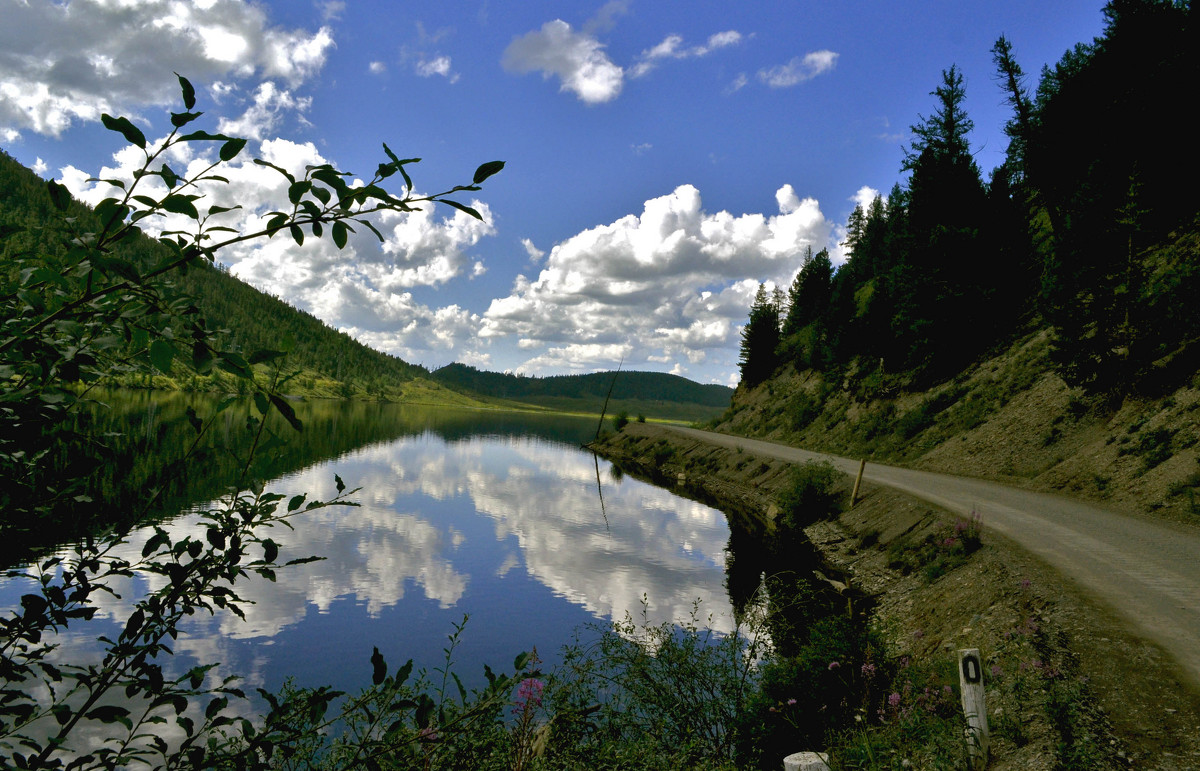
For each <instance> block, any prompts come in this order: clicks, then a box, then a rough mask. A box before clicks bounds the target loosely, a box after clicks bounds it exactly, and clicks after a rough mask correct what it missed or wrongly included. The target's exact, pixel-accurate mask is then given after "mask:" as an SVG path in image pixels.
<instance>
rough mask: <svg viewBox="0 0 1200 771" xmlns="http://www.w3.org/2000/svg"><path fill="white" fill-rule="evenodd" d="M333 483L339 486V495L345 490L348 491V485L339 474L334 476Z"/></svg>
mask: <svg viewBox="0 0 1200 771" xmlns="http://www.w3.org/2000/svg"><path fill="white" fill-rule="evenodd" d="M333 483H334V484H335V485H337V491H338V495H341V494H342V492H343V491H345V489H346V483H345V482H343V481H342V478H341V477H340V476H338V475H337V474H334V475H333Z"/></svg>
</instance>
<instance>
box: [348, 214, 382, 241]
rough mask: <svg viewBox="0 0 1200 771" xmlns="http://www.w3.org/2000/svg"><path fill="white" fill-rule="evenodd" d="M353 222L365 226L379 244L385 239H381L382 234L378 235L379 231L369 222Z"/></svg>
mask: <svg viewBox="0 0 1200 771" xmlns="http://www.w3.org/2000/svg"><path fill="white" fill-rule="evenodd" d="M354 221H355V222H357V223H358V224H360V225H366V226H367V230H370V231H371V232H372V233H374V234H375V237H376V238H378V239H379V243H381V244H382V243H383V242H384V240H385V239H384V237H383V233H380V232H379V230H378V229H377V228H376V227H375V226H374V225H372V224H371V220H354Z"/></svg>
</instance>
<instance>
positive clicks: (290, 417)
mask: <svg viewBox="0 0 1200 771" xmlns="http://www.w3.org/2000/svg"><path fill="white" fill-rule="evenodd" d="M268 397H269V398H270V399H271V404H274V405H275V409H277V410H279V414H280V415H282V416H283V419H284V420H286V421H287V422H288V423H290V424H291V426H292V428H294V429H296V430H297V431H303V430H304V424H303V423H301V422H300V418H298V417H296V411H295V410H294V409H292V405H290V404H288V401H287V399H284V398H283V397H282V396H280V395H279V394H268Z"/></svg>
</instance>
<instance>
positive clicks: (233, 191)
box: [62, 139, 495, 362]
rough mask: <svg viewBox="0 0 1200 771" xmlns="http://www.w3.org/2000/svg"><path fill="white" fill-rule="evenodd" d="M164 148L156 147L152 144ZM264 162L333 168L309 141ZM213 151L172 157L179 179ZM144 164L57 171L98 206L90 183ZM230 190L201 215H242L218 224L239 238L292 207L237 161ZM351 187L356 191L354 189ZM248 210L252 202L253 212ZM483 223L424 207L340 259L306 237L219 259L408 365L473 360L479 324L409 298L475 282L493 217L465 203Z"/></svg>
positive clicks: (150, 184) (149, 189)
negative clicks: (218, 210) (452, 357)
mask: <svg viewBox="0 0 1200 771" xmlns="http://www.w3.org/2000/svg"><path fill="white" fill-rule="evenodd" d="M156 141H158V142H161V139H159V140H156ZM256 154H257V155H258V156H259V157H261V158H262V159H263V160H265V161H267V162H269V163H272V164H274V165H276V166H279V167H280V168H283V169H286V170H288V171H289V172H291V173H292V174H294V175H295V176H297V177H301V176H303V174H304V169H305V167H306V166H309V165H312V166H318V165H321V164H325V163H329V160H328V159H326V158H325V157H324V156H323V155H322V154H321V152H320V151H319V150H318V149H317V147H316V146H315V145H314V144H313V143H311V142H293V141H290V140H287V139H268V140H264V141H262V142H260V143H258V153H256ZM213 155H214V150H213V148H201V147H193V146H186V147H185V148H184V149H183V150H181V151H180V152H177V153H174V154H172V155H171V156H170V157H169V159H168V160H169V162H170V164H171V166H172V168H175V170H176V171H177V172H178V173H180V174H181V175H184V174H187V175H193V174H195V173H197V172H199V171H200V170H202V169H204V168H206V167H207V165H208V164H209V163H210V162H211V161H212V156H213ZM142 160H143V158H142V153H141V151H140V150H137V148H126V149H125V150H122V151H121V152H119V153H117V155H116V156H115V157H114V163H113V164H112V165H111V166H109V167H105V168H103V169H101V170H99V171H98V172H95V173H89V172H85V171H82V170H79V169H75V168H73V167H68V168H66V169H64V170H63V174H62V181H63V183H64V184H66V185H67V187H68V188H70V189H71V191H72V193H73V194H74V195H75V196H76V197H77V198H79V199H80V200H83V201H85V202H88V203H91V204H93V205H94V204H96V203H98V202H99V201H100V200H101V199H103V198H104V197H106V196H107V195H110V194H112V192H113V191H112V189H111V188H109V186H108V185H105V184H103V183H99V182H91V181H89V178H91V177H99V178H122V179H129V178H130V177H131V174H132V172H133V170H134V169H135V168H137V167H138V166H139V164H140V162H141V161H142ZM221 174H222V176H224V177H225V178H227V179H228V183H227V184H218V183H213V184H208V185H204V186H202V187H200V188H198V190H197V192H199V193H201V194H202V195H203V198H202V199H200V201H198V204H199V205H200V206H201V208H202V209H203V208H206V207H208V206H213V205H218V206H225V207H233V206H239V205H241V206H244V207H245V208H239V209H235V210H233V211H230V212H227V213H225V214H222V215H220V217H219V218H218V220H219V221H214V223H213V224H219V225H223V226H227V227H231V228H233V229H234V230H236V231H237V232H239V233H253V232H257V231H259V230H262V229H263V228H264V227H265V225H266V216H265V215H266V214H267V213H268V212H270V211H272V210H276V209H280V210H284V209H287V208H289V205H288V203H287V201H288V198H287V190H288V181H287V179H286V178H285V177H284V176H283V175H282V174H280V173H279V172H277V171H275V170H274V169H271V168H267V167H264V166H260V165H257V164H254V163H252V162H251V161H250V160H249V157H248V154H247V157H246V158H245V159H244V160H243V158H241V157H239V158H238V159H236V160H235V161H233V162H231V163H228V164H225V165H224V166H223V167H222V170H221ZM351 184H361V182H352V183H351ZM138 192H139V193H144V194H147V195H151V196H155V197H160V196H162V195H165V194H166V189H165V187H164V186H163V183H162V181H161V179H160V178H158V177H145V178H143V180H142V181H141V182H139V186H138ZM247 202H253V203H252V204H250V203H247ZM464 203H467V204H468V205H470V206H471V207H473V208H474V209H475V210H477V211H478V212H479V213H480V214H481V215H482V216H483V220H482V221H480V220H477V219H475V218H474V217H472V216H470V215H468V214H466V213H465V212H462V211H459V210H456V209H450V208H448V207H442V206H433V205H426V206H423V207H422V208H421V209H420V210H418V211H414V212H411V213H408V214H404V215H401V214H398V213H391V212H388V213H384V214H382V215H380V216H378V217H376V218H375V219H374V222H375V224H376V227H377V228H378V229H379V231H380V233H381V234H382V235H383V237H384V241H383V243H380V242H379V241H378V239H377V238H376V237H375V236H374V235H372V234H371V233H370V232H369V231H368V230H367V229H366V228H365V227H363V226H361V225H352V227H354V228H355V229H356V231H357V232H355V233H354V234H352V235H351V236H350V239H349V242H348V243H347V245H346V248H345V249H342V250H339V249H338V248H337V247H336V245H334V243H333V242H332V240H331V239H328V238H325V239H316V238H306V239H305V240H304V243H303V244H302V245H298V244H296V243H295V242H294V241H293V240H292V239H291V238H289V237H287V235H286V234H278V235H276V236H275V237H273V238H271V239H256V240H253V241H248V242H244V243H239V244H234V245H231V246H229V247H227V248H225V249H222V250H221V252H220V259H221V261H222V262H223V263H225V264H226V265H227V266H229V268H230V269H231V271H232V272H233V274H234V275H236V276H238V277H239V278H241V279H243V280H245V281H247V282H248V283H250V284H252V285H254V286H256V287H258V288H259V289H262V290H264V291H267V292H270V293H271V294H274V295H276V296H279V297H286V298H288V301H289V302H290V303H292V304H293V305H295V306H296V307H298V308H301V309H303V310H307V311H309V312H310V313H312V314H313V315H315V316H316V317H318V318H320V319H321V320H322V321H324V322H326V323H327V324H329V325H330V326H333V327H334V328H337V329H341V330H342V331H345V332H347V333H348V334H351V335H353V336H354V337H356V338H358V339H359V340H361V341H362V342H363V343H365V344H367V345H371V346H374V347H377V348H379V349H380V350H384V351H386V352H388V353H393V354H396V355H398V356H401V357H402V358H404V359H406V360H408V361H418V362H419V361H422V360H424V359H427V358H428V356H429V354H430V352H441V353H442V354H443V356H444V354H445V352H446V351H449V350H452V349H456V348H457V349H461V350H465V351H468V352H470V351H471V347H472V345H473V344H474V343H473V341H474V340H475V338H476V332H477V330H478V328H479V325H480V323H481V320H480V318H479V317H478V315H477V314H473V313H470V312H468V311H465V310H463V309H461V308H459V307H458V306H457V305H451V306H448V307H444V308H436V309H435V308H430V307H428V306H427V305H425V304H422V303H421V302H419V301H417V300H416V299H414V297H413V295H412V290H413V289H415V288H418V287H433V286H439V285H442V284H445V283H446V282H448V281H450V280H452V279H454V278H457V277H460V276H467V277H471V276H477V275H479V274H480V273H482V272H483V270H484V266H483V265H482V263H481V262H480V261H479V260H477V259H476V258H475V257H474V256H472V254H471V247H473V246H474V245H475V244H477V243H478V242H479V241H480V240H481V239H482V238H485V237H487V236H490V235H492V234H494V233H495V227H494V225H493V215H492V211H491V209H490V208H489V207H488V205H487V204H486V203H483V202H480V201H477V200H470V201H464ZM189 223H190V220H186V219H185V218H182V216H181V215H170V216H168V217H166V218H161V219H154V220H143V221H142V223H141V224H142V225H143V226H144V227H145V228H146V229H147V230H148V231H149V232H151V233H152V234H153V232H154V231H155V230H156V229H157V230H170V229H190V228H188V224H189Z"/></svg>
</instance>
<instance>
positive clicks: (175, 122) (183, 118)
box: [171, 112, 204, 128]
mask: <svg viewBox="0 0 1200 771" xmlns="http://www.w3.org/2000/svg"><path fill="white" fill-rule="evenodd" d="M203 114H204V113H202V112H173V113H171V125H172V126H174V127H175V128H183V127H184V126H186V125H187V124H189V123H191V122H192V121H194V120H196V118H199V117H200V116H201V115H203Z"/></svg>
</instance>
